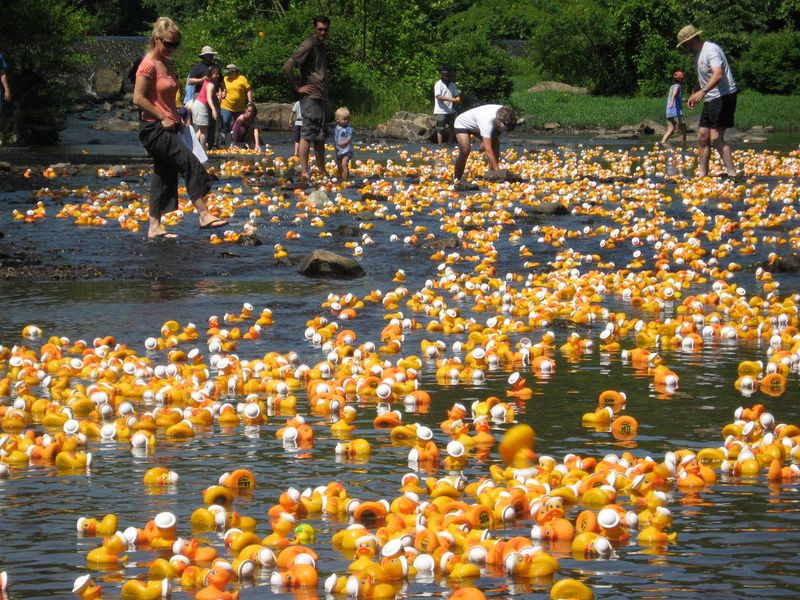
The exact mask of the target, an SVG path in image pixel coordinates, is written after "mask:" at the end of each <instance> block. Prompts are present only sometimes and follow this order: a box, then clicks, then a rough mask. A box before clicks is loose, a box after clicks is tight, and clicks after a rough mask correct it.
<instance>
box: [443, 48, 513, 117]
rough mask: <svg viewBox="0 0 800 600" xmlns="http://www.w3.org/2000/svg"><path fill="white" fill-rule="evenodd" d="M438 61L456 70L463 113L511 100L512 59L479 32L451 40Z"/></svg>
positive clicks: (455, 75)
mask: <svg viewBox="0 0 800 600" xmlns="http://www.w3.org/2000/svg"><path fill="white" fill-rule="evenodd" d="M438 58H439V61H440V64H442V65H450V66H451V67H452V68H453V70H454V77H455V81H456V83H457V84H458V87H459V88H460V89H461V91H462V105H461V109H462V110H463V109H465V108H469V107H471V106H475V105H478V104H484V103H488V102H493V103H498V104H502V103H505V102H508V100H509V99H510V96H511V90H512V89H513V84H512V81H511V78H510V73H511V64H512V62H511V58H510V57H509V55H508V54H507V53H506V52H505V51H504V50H502V49H500V48H497V47H496V46H492V45H491V44H490V43H489V42H488V41H487V40H486V38H485V37H484V36H482V35H480V34H479V33H467V34H464V35H459V36H456V37H453V38H451V39H450V40H449V41H448V42H447V43H446V44H444V45H443V46H442V47H441V49H440V52H439V54H438ZM430 87H431V89H432V87H433V83H431V84H430ZM431 93H432V92H428V94H429V95H430V94H431Z"/></svg>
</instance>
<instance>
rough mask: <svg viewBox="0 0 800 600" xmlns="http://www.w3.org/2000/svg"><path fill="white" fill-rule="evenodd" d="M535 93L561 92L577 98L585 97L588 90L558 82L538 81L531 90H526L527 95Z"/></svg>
mask: <svg viewBox="0 0 800 600" xmlns="http://www.w3.org/2000/svg"><path fill="white" fill-rule="evenodd" d="M536 92H561V93H564V94H577V95H578V96H586V95H587V94H588V93H589V90H588V89H586V88H585V87H575V86H574V85H569V84H567V83H561V82H560V81H540V82H539V83H537V84H536V85H535V86H533V87H532V88H528V93H529V94H535V93H536Z"/></svg>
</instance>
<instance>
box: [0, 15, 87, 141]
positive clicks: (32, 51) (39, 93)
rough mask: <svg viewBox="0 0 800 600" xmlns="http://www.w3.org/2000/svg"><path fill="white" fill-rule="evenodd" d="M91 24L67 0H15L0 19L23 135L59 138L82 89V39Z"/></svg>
mask: <svg viewBox="0 0 800 600" xmlns="http://www.w3.org/2000/svg"><path fill="white" fill-rule="evenodd" d="M91 25H92V19H91V18H90V16H89V15H88V13H87V12H86V11H85V10H83V9H81V8H77V7H74V6H73V5H72V4H71V3H70V2H68V1H65V0H26V1H25V2H12V3H10V4H8V5H6V7H5V8H4V14H3V18H2V19H0V39H1V40H3V46H4V48H3V51H4V54H5V56H6V59H7V60H8V62H9V79H10V82H11V85H12V88H13V97H14V105H13V107H12V115H13V118H12V119H11V123H12V126H13V127H14V128H15V129H16V133H17V134H18V135H19V137H20V139H21V140H23V141H49V142H51V141H55V138H56V137H57V131H58V127H59V126H60V125H61V124H62V123H63V120H64V116H65V113H66V111H67V109H68V108H69V107H70V106H72V104H73V103H74V101H75V99H76V98H77V97H78V96H79V95H80V94H82V93H83V86H82V85H80V84H79V83H78V81H79V79H78V77H77V76H76V75H77V73H78V70H79V68H80V66H81V64H83V63H84V62H85V61H86V59H87V57H86V56H83V55H81V53H80V52H79V51H78V49H77V48H78V45H79V43H80V42H81V40H82V39H83V37H84V35H85V34H86V32H87V31H88V30H89V29H90V27H91Z"/></svg>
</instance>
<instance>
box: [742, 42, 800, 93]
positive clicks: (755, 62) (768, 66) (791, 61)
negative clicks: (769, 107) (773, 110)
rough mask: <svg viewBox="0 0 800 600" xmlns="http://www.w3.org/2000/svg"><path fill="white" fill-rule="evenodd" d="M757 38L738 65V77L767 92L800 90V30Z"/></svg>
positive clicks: (747, 84)
mask: <svg viewBox="0 0 800 600" xmlns="http://www.w3.org/2000/svg"><path fill="white" fill-rule="evenodd" d="M754 38H755V39H753V43H752V46H751V47H750V49H749V50H748V51H746V52H745V53H744V55H743V56H742V58H741V59H740V60H739V63H738V64H737V65H734V77H738V78H739V79H740V80H741V82H742V84H743V86H744V87H746V88H752V89H754V90H757V91H759V92H761V93H764V94H798V93H800V33H798V32H796V31H781V32H779V33H767V34H764V35H756V36H754Z"/></svg>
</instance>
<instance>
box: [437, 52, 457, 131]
mask: <svg viewBox="0 0 800 600" xmlns="http://www.w3.org/2000/svg"><path fill="white" fill-rule="evenodd" d="M439 76H440V77H441V79H439V81H437V82H436V85H434V86H433V97H434V102H433V116H434V118H435V119H436V140H437V141H438V142H439V143H440V144H441V143H442V142H444V141H447V142H449V141H450V137H451V134H452V132H453V122H454V121H455V120H456V108H455V106H453V104H454V103H456V102H461V91H460V90H459V89H458V87H457V86H456V84H455V83H453V81H452V77H453V72H452V71H451V70H450V67H442V69H441V70H440V71H439Z"/></svg>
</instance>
